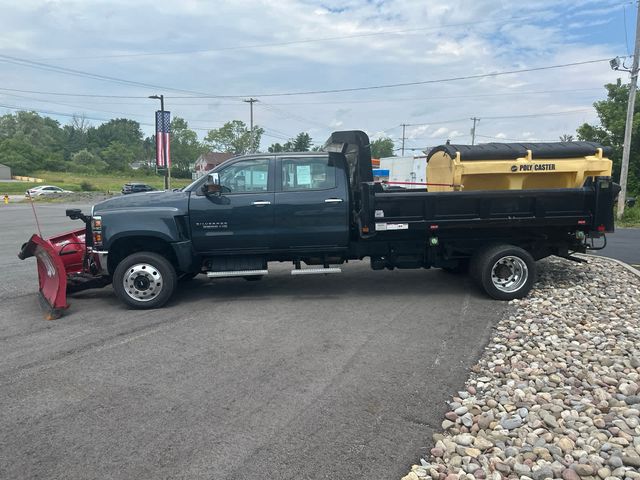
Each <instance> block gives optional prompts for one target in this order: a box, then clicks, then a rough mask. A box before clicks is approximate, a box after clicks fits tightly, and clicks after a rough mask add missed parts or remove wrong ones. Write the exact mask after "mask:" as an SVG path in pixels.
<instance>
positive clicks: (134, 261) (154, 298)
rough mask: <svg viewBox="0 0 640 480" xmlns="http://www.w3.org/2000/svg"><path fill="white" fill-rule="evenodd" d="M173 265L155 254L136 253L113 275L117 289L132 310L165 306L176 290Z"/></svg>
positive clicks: (119, 296) (121, 264) (120, 264)
mask: <svg viewBox="0 0 640 480" xmlns="http://www.w3.org/2000/svg"><path fill="white" fill-rule="evenodd" d="M176 284H177V277H176V271H175V269H174V268H173V265H171V263H170V262H169V261H168V260H167V259H166V258H164V257H163V256H162V255H159V254H157V253H153V252H137V253H132V254H131V255H129V256H128V257H126V258H125V259H124V260H122V261H121V262H120V263H119V264H118V266H117V267H116V269H115V272H114V273H113V289H114V290H115V292H116V295H117V296H118V298H119V299H120V300H121V301H122V302H124V303H125V304H127V305H128V306H130V307H132V308H135V309H139V310H143V309H144V310H146V309H150V308H159V307H161V306H163V305H164V304H165V303H167V301H168V300H169V298H171V295H173V292H174V291H175V289H176Z"/></svg>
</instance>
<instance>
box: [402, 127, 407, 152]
mask: <svg viewBox="0 0 640 480" xmlns="http://www.w3.org/2000/svg"><path fill="white" fill-rule="evenodd" d="M401 127H402V156H403V157H404V141H405V139H406V138H407V137H406V135H405V134H404V133H405V129H406V128H407V127H408V124H406V123H403V124H402V125H401Z"/></svg>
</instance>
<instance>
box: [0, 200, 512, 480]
mask: <svg viewBox="0 0 640 480" xmlns="http://www.w3.org/2000/svg"><path fill="white" fill-rule="evenodd" d="M74 206H76V205H74ZM64 208H65V206H64V205H54V204H47V205H41V206H39V207H38V210H39V212H40V221H41V224H42V228H43V233H44V234H45V235H51V234H54V233H59V232H61V231H64V230H67V229H69V230H70V229H73V228H75V227H76V226H77V225H79V224H78V223H77V222H71V221H70V220H68V219H66V218H65V217H64ZM0 225H1V227H2V228H1V230H2V231H1V232H0V238H1V239H2V240H1V241H0V267H1V269H2V272H3V280H4V281H3V282H1V283H0V304H1V308H0V392H1V393H0V478H47V479H53V478H65V479H74V478H78V479H80V478H82V479H88V478H100V479H104V478H211V479H241V478H242V479H247V478H268V479H287V478H309V479H316V478H318V479H320V478H330V479H344V478H399V477H400V476H402V475H404V474H405V473H406V472H407V470H408V468H409V467H410V465H411V464H412V463H415V462H417V461H418V459H419V458H420V456H421V454H423V453H424V448H425V446H426V445H427V444H428V442H429V441H430V435H431V433H433V431H434V430H439V429H440V421H441V418H442V417H441V416H442V414H443V412H444V411H445V403H444V402H445V400H446V399H447V398H448V396H449V395H450V394H451V393H453V392H455V391H456V390H458V389H459V388H460V387H461V386H462V385H463V384H464V382H465V380H466V378H467V375H468V369H469V368H470V367H471V366H472V365H473V363H474V362H475V360H476V359H477V358H478V357H479V355H480V354H481V351H482V349H483V346H484V344H485V343H486V341H487V339H488V336H489V334H490V332H491V328H492V326H493V325H494V323H495V321H496V320H497V319H498V318H499V317H500V316H501V315H502V312H503V309H504V308H506V305H505V304H504V303H500V302H496V301H492V300H489V299H488V298H486V297H485V296H483V295H482V294H481V293H480V292H479V291H477V290H476V288H475V287H474V286H473V285H472V284H471V283H470V282H469V281H468V280H467V278H466V277H458V276H451V275H448V274H446V273H443V272H441V271H438V270H428V271H425V270H415V271H414V270H407V271H392V272H388V271H385V272H374V271H371V270H370V269H369V267H368V265H367V264H366V263H364V262H355V263H350V264H348V265H345V267H344V268H343V273H342V274H340V275H334V276H327V277H324V276H306V277H305V278H300V277H292V276H291V275H289V270H290V267H289V266H288V265H284V264H281V265H275V266H270V269H271V271H270V275H269V276H268V277H267V278H265V279H264V280H262V281H259V282H247V281H245V280H243V279H226V280H215V281H208V280H206V279H204V278H203V279H196V280H194V281H193V282H192V283H190V284H187V285H185V286H183V287H182V288H181V289H180V290H179V292H178V294H177V295H176V297H175V298H174V300H173V301H171V302H170V304H169V305H168V306H167V307H166V308H164V309H161V310H155V311H144V312H136V311H131V310H127V309H125V308H124V307H123V306H122V305H121V304H120V303H119V302H118V301H117V300H116V298H115V296H114V294H113V292H112V290H111V287H107V288H105V289H102V290H95V291H86V292H82V293H80V294H78V295H77V296H76V297H74V298H71V300H70V303H71V307H70V308H69V310H68V312H67V314H66V315H65V316H64V317H63V318H61V319H59V320H56V321H52V322H47V321H44V320H42V316H41V311H40V308H39V306H38V302H37V299H36V290H37V279H36V269H35V262H34V261H33V259H29V260H27V261H20V260H18V259H17V257H16V253H17V251H18V249H19V246H20V244H21V243H22V242H24V241H26V240H27V239H28V237H29V235H30V234H31V233H33V231H34V229H35V228H34V226H33V225H34V223H33V217H32V214H31V209H30V207H29V205H19V204H16V205H9V206H7V207H5V208H2V209H1V210H0Z"/></svg>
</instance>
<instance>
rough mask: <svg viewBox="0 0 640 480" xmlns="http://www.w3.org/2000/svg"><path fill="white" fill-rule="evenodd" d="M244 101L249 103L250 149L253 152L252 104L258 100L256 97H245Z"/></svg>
mask: <svg viewBox="0 0 640 480" xmlns="http://www.w3.org/2000/svg"><path fill="white" fill-rule="evenodd" d="M242 101H243V102H245V103H248V104H249V112H250V122H249V125H250V127H251V151H252V153H253V151H254V150H255V149H254V148H253V104H254V103H255V102H258V101H259V100H258V99H257V98H247V99H245V100H242Z"/></svg>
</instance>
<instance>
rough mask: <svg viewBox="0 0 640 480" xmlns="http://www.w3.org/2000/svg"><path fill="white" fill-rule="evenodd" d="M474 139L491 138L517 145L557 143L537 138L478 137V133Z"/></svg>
mask: <svg viewBox="0 0 640 480" xmlns="http://www.w3.org/2000/svg"><path fill="white" fill-rule="evenodd" d="M476 137H480V138H491V139H493V140H506V141H507V142H518V143H527V142H557V141H558V140H540V139H537V138H525V139H518V138H507V137H493V136H491V135H480V134H479V133H477V134H476Z"/></svg>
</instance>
